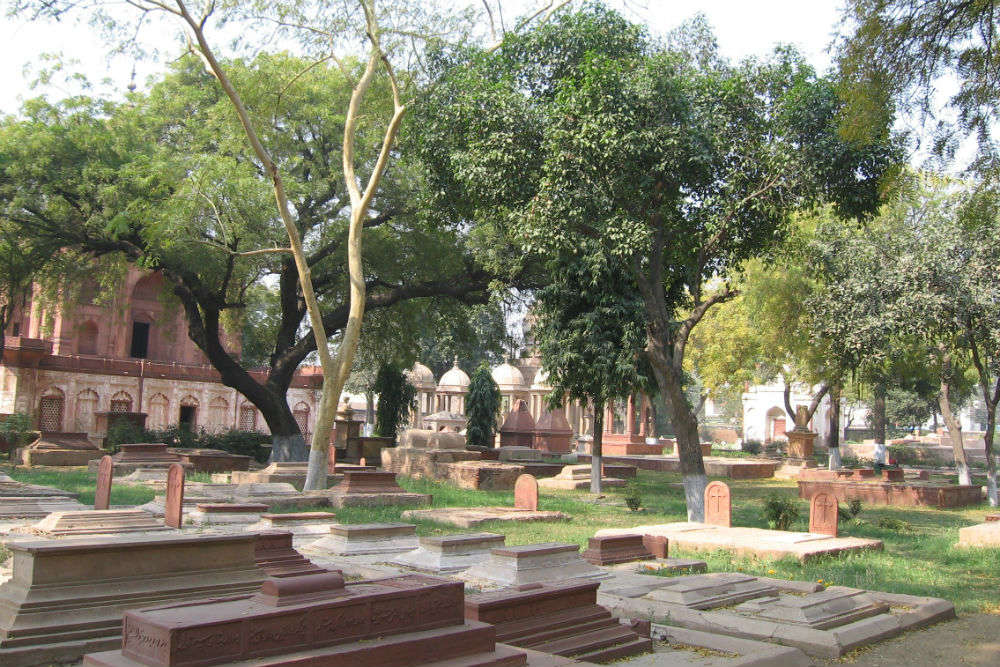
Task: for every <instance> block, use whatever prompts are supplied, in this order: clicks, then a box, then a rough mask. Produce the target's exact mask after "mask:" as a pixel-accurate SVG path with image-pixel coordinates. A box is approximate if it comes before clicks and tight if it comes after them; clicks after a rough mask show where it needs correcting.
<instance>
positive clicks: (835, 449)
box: [826, 384, 844, 470]
mask: <svg viewBox="0 0 1000 667" xmlns="http://www.w3.org/2000/svg"><path fill="white" fill-rule="evenodd" d="M840 393H841V389H840V385H836V384H835V385H831V386H830V413H829V414H828V415H827V431H828V432H827V434H826V448H827V450H828V451H829V453H830V461H829V467H830V470H839V469H840V468H842V467H843V465H844V464H843V461H841V459H840Z"/></svg>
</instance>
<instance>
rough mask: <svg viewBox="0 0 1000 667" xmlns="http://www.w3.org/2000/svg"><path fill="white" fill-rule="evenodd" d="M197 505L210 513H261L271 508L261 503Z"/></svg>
mask: <svg viewBox="0 0 1000 667" xmlns="http://www.w3.org/2000/svg"><path fill="white" fill-rule="evenodd" d="M195 507H197V508H198V509H199V510H200V511H202V512H206V513H209V514H212V513H216V514H235V513H254V512H256V513H260V512H266V511H267V510H268V509H269V506H268V505H263V504H261V503H197V504H196V505H195Z"/></svg>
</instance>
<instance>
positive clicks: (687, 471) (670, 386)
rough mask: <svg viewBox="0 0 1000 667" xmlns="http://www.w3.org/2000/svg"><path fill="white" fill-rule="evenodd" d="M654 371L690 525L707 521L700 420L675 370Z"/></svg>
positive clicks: (654, 366)
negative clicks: (670, 427)
mask: <svg viewBox="0 0 1000 667" xmlns="http://www.w3.org/2000/svg"><path fill="white" fill-rule="evenodd" d="M653 370H654V372H655V375H656V377H657V381H658V383H659V384H660V387H661V388H663V389H665V391H664V397H665V398H666V403H667V407H668V409H669V410H670V419H671V421H672V422H673V424H674V435H675V436H676V437H677V454H678V457H679V458H680V465H681V475H682V482H683V484H684V500H685V502H686V503H687V515H688V521H697V522H702V521H704V520H705V487H706V486H708V476H707V475H706V474H705V461H704V459H703V458H702V456H701V438H700V437H699V436H698V417H697V416H696V415H695V414H694V410H693V408H692V406H691V403H690V402H689V401H688V399H687V395H686V394H685V393H684V386H683V384H682V383H681V380H680V378H679V377H677V376H676V375H675V374H674V373H673V371H672V369H670V368H667V369H666V372H663V371H661V370H660V369H659V368H657V366H656V364H654V365H653Z"/></svg>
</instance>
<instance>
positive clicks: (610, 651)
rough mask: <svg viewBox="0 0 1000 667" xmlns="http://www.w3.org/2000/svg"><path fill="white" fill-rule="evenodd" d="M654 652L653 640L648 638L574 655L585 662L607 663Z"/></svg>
mask: <svg viewBox="0 0 1000 667" xmlns="http://www.w3.org/2000/svg"><path fill="white" fill-rule="evenodd" d="M652 650H653V640H652V639H648V638H646V637H639V638H638V639H633V640H632V641H629V642H626V643H624V644H616V645H614V646H609V647H607V648H602V649H598V650H596V651H589V652H587V653H580V654H574V655H573V658H575V659H576V660H581V661H583V662H595V663H599V664H600V663H605V662H611V661H612V660H620V659H622V658H628V657H631V656H634V655H638V654H640V653H648V652H649V651H652Z"/></svg>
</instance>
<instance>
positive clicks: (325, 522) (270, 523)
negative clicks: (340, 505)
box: [247, 512, 337, 535]
mask: <svg viewBox="0 0 1000 667" xmlns="http://www.w3.org/2000/svg"><path fill="white" fill-rule="evenodd" d="M336 520H337V516H336V515H335V514H333V513H332V512H288V513H286V514H261V515H260V521H259V522H257V523H256V524H254V525H252V526H249V527H248V528H247V530H285V531H289V532H290V533H291V534H292V535H325V534H327V533H329V532H330V524H332V523H334V522H335V521H336Z"/></svg>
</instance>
